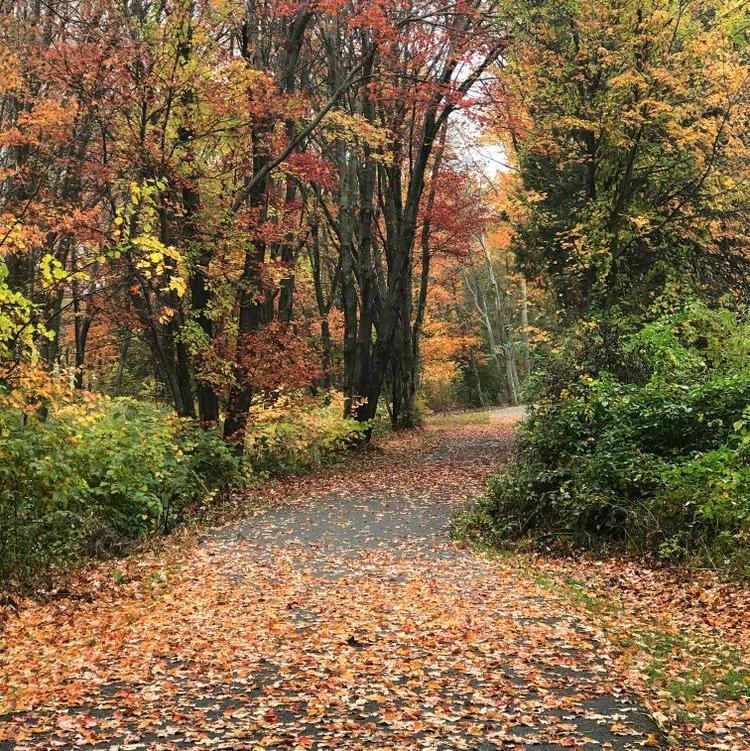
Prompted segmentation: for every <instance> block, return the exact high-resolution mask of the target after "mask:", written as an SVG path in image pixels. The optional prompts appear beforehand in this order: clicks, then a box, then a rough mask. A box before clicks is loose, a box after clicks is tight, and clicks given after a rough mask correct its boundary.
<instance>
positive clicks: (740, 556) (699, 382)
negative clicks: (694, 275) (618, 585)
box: [467, 303, 750, 574]
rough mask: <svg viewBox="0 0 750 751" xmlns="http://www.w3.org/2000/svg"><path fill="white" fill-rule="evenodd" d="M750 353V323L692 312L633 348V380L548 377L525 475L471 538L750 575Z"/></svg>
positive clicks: (513, 478) (483, 514)
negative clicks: (528, 539)
mask: <svg viewBox="0 0 750 751" xmlns="http://www.w3.org/2000/svg"><path fill="white" fill-rule="evenodd" d="M748 343H750V324H749V323H748V322H747V320H745V319H744V318H742V317H740V316H738V315H736V314H734V313H731V312H729V311H727V310H709V309H707V308H706V307H704V306H703V305H700V304H696V303H693V304H690V305H688V306H687V307H686V308H685V309H683V310H681V311H680V312H678V313H673V314H669V315H663V316H662V317H660V318H659V319H658V320H656V321H655V322H653V323H650V324H648V325H646V326H644V327H643V328H642V329H641V330H640V331H638V332H636V333H632V334H628V335H626V336H623V337H622V338H621V339H620V341H619V350H618V351H619V352H620V355H621V357H620V362H621V363H622V364H626V366H627V368H621V371H620V373H617V374H614V373H612V372H608V371H605V370H602V371H599V372H598V373H596V374H595V375H591V374H587V373H585V372H583V373H581V372H579V373H578V374H577V375H576V378H575V380H574V381H572V382H570V383H569V385H568V386H567V387H564V388H558V387H555V388H550V380H549V374H547V376H546V378H547V380H546V382H545V381H544V379H542V380H541V381H539V382H540V383H543V384H545V387H546V388H545V390H544V391H543V392H542V393H541V394H539V395H538V398H537V401H536V404H535V406H533V407H532V409H531V416H530V419H529V420H528V422H527V424H526V425H524V426H523V427H522V428H521V430H520V431H519V444H518V457H517V458H518V460H517V462H516V463H515V464H514V465H512V466H510V467H509V468H508V469H507V470H506V471H505V472H503V473H502V474H500V475H498V476H496V477H495V478H493V479H492V481H491V483H490V487H489V491H488V493H487V496H486V498H485V499H484V500H483V501H482V502H481V503H480V504H479V505H478V507H477V508H476V509H474V510H473V512H472V514H471V518H470V519H469V520H468V524H467V528H468V529H469V530H470V531H471V532H472V533H474V534H480V535H482V536H484V537H485V538H490V539H492V540H495V541H497V540H500V539H509V538H511V539H512V538H519V537H522V536H525V535H528V534H533V535H535V536H543V537H545V538H546V539H554V540H558V541H567V542H569V543H575V544H582V545H586V546H597V547H602V546H603V547H605V548H617V549H626V550H638V551H649V552H653V553H655V554H658V555H660V556H661V557H664V558H671V559H673V558H680V557H682V558H695V559H699V560H701V561H702V562H710V563H713V564H716V565H721V566H729V567H734V568H736V569H738V570H741V571H743V572H745V573H748V574H750V567H748V562H749V561H750V555H748V553H747V550H748V546H747V542H748V535H750V461H748V460H749V459H750V360H748V357H747V354H748V352H747V350H748ZM568 355H569V353H568V354H567V355H566V356H568ZM570 359H571V360H575V358H570ZM624 371H625V372H626V373H629V374H630V375H631V377H632V380H631V381H630V382H628V381H627V380H626V377H625V375H624V374H623V372H624Z"/></svg>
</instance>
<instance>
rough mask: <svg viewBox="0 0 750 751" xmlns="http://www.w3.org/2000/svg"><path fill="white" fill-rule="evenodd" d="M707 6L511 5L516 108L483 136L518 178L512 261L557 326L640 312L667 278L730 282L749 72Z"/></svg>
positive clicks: (662, 1)
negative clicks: (504, 152)
mask: <svg viewBox="0 0 750 751" xmlns="http://www.w3.org/2000/svg"><path fill="white" fill-rule="evenodd" d="M720 6H721V4H711V3H710V2H701V3H688V2H682V1H680V2H671V0H649V1H648V2H636V3H631V2H613V3H604V4H603V3H598V2H589V1H588V0H576V2H566V3H557V2H555V3H525V2H521V3H517V4H516V5H515V6H514V7H515V13H516V14H517V19H518V28H517V33H516V40H515V44H514V46H513V51H512V53H511V57H510V61H509V65H508V69H507V70H508V76H507V78H506V79H505V80H504V82H503V86H504V94H505V95H508V94H510V96H511V98H512V99H513V101H514V102H516V103H517V104H518V108H517V110H515V114H514V117H513V119H512V120H508V119H507V112H508V110H507V108H506V107H505V106H504V105H503V106H501V110H500V115H499V117H498V121H497V127H498V129H499V130H500V131H502V132H503V134H504V137H505V142H506V144H507V148H508V149H509V151H511V152H513V153H517V155H518V168H519V170H520V174H521V176H522V180H523V190H522V192H521V193H519V196H520V199H521V201H522V202H523V204H524V206H525V212H526V213H525V217H524V219H523V220H522V221H521V222H520V224H519V227H518V231H519V254H520V258H521V261H522V263H523V266H524V268H525V270H526V273H527V275H528V276H529V277H533V276H537V275H543V276H544V278H546V279H547V280H548V282H549V285H550V287H551V289H552V291H553V293H554V295H555V296H556V298H557V301H558V303H559V305H560V308H561V310H563V311H564V313H565V316H566V317H567V318H568V319H569V320H570V319H574V318H576V317H578V316H585V315H587V314H589V313H591V312H592V311H597V310H599V311H602V310H606V309H608V308H611V307H612V306H613V305H616V304H617V305H621V306H622V307H623V308H624V309H626V310H630V311H642V310H643V309H644V307H645V306H648V305H649V304H650V302H651V301H653V300H654V299H655V297H656V296H658V295H659V294H660V292H661V291H662V290H664V289H665V286H667V285H669V284H670V283H677V284H680V285H687V286H689V287H692V288H707V287H711V288H713V290H714V291H715V292H716V293H717V294H720V293H722V292H723V291H725V290H726V289H727V286H729V287H732V286H734V285H740V286H742V287H743V288H744V286H745V285H744V279H745V278H746V273H747V270H746V259H745V253H746V251H745V248H746V240H745V237H746V236H745V231H744V229H743V228H744V227H746V226H747V212H748V206H749V204H748V199H749V197H750V196H749V195H748V181H747V178H748V168H749V167H750V161H749V157H750V152H748V141H747V132H748V117H749V116H750V108H749V106H748V105H749V103H748V90H750V89H749V88H748V80H749V79H748V75H749V73H748V68H747V65H746V64H745V63H744V62H743V60H742V56H741V51H740V50H738V49H737V46H736V44H735V42H734V41H733V39H732V36H731V35H730V34H728V33H727V27H728V24H729V21H730V18H731V14H727V13H726V12H724V9H723V7H720ZM502 101H504V99H503V100H502Z"/></svg>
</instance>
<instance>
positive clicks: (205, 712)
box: [0, 425, 660, 751]
mask: <svg viewBox="0 0 750 751" xmlns="http://www.w3.org/2000/svg"><path fill="white" fill-rule="evenodd" d="M510 438H511V437H510V433H509V432H508V429H507V427H505V426H502V425H495V426H492V425H490V426H485V427H476V426H473V427H472V426H469V427H462V428H451V429H448V430H446V431H442V430H440V431H435V430H428V431H424V432H415V433H411V434H407V435H399V436H396V437H394V438H393V439H391V440H389V441H388V442H387V443H386V444H385V445H384V446H382V447H381V448H380V449H379V450H378V451H372V452H370V453H368V454H366V455H364V456H358V457H357V461H356V462H355V463H353V464H352V465H351V466H350V467H349V468H345V469H339V470H336V471H335V472H329V473H320V474H319V475H317V476H315V477H308V478H304V479H301V478H300V479H296V480H295V479H287V480H285V481H283V482H281V481H279V482H277V483H271V484H270V485H269V486H267V487H266V488H265V494H266V497H267V499H268V500H276V501H279V500H281V498H282V497H284V496H286V495H289V494H293V493H296V494H297V495H298V498H297V500H296V501H295V502H293V503H291V504H281V503H276V504H274V505H273V507H271V508H270V509H269V510H268V511H267V512H265V513H264V514H261V515H259V516H257V517H255V518H251V519H250V520H248V521H246V522H245V523H244V524H241V525H238V524H234V525H227V526H225V527H223V528H220V529H216V530H213V531H209V532H207V533H206V537H205V540H204V541H203V542H201V543H199V544H194V545H191V546H190V547H188V548H186V549H185V550H183V551H182V552H181V553H180V554H179V555H174V553H175V551H174V550H171V554H170V549H167V550H165V551H164V552H163V553H161V554H158V555H147V556H145V557H144V558H141V559H132V560H130V561H126V562H120V563H119V564H118V566H119V569H118V570H119V571H120V572H121V575H120V576H118V577H116V581H115V578H114V577H113V576H112V575H111V574H112V570H111V569H107V568H106V567H103V568H102V569H101V570H100V574H99V576H100V577H103V578H101V579H100V586H99V587H98V588H95V589H96V591H97V592H98V593H99V594H98V596H97V597H89V598H78V599H69V598H68V599H66V598H62V599H58V600H55V601H52V602H47V603H46V604H44V603H40V604H37V605H31V606H29V607H27V608H26V609H25V610H23V611H22V612H21V613H20V615H19V616H18V617H16V618H13V619H12V620H11V621H10V623H9V625H8V628H7V631H6V633H5V634H4V646H5V649H4V652H3V653H2V655H0V668H1V671H2V681H1V684H2V702H3V708H2V710H0V711H2V712H9V713H11V714H10V715H6V716H5V717H4V718H3V734H4V736H5V737H9V738H12V739H13V741H14V742H15V743H16V749H17V750H18V751H22V749H50V748H73V747H79V746H85V745H86V744H92V743H95V742H103V743H104V744H106V745H105V747H107V746H108V747H110V748H118V749H120V750H121V749H123V748H132V749H140V748H148V749H154V751H175V750H176V749H183V748H207V749H211V748H214V749H224V750H227V749H235V750H237V749H244V750H250V751H259V749H269V748H279V749H290V748H291V749H308V748H310V749H332V748H335V749H339V750H341V751H344V750H345V749H362V748H378V749H384V750H385V749H425V750H428V751H429V750H432V751H442V750H443V749H446V748H450V749H478V748H482V749H484V748H487V749H489V748H495V749H504V750H508V749H513V748H517V749H524V748H533V747H534V745H536V744H551V745H552V746H553V747H558V748H573V749H583V748H585V749H586V751H589V749H596V748H602V749H621V750H622V749H627V748H631V749H634V748H640V747H649V746H653V745H654V743H656V744H657V745H658V743H659V742H660V735H659V733H658V732H657V729H656V727H655V725H654V724H653V723H652V722H650V721H649V720H648V718H646V717H645V715H643V714H642V713H641V712H640V711H639V710H638V709H637V707H636V706H634V704H633V703H632V702H631V701H630V700H629V698H628V691H627V690H626V688H625V687H626V686H627V685H632V683H633V682H632V681H630V680H629V678H628V675H627V673H626V670H625V668H624V667H623V663H621V662H620V660H621V652H620V651H619V650H618V649H616V648H615V647H614V646H613V645H612V644H611V643H610V642H608V641H606V640H605V637H604V634H603V632H602V631H601V630H600V629H599V628H597V627H596V626H594V625H592V624H591V623H590V622H589V620H588V619H587V618H586V617H584V616H582V615H581V614H576V613H574V612H573V611H574V608H573V607H572V606H571V603H570V601H569V600H567V599H566V597H565V596H564V594H561V593H558V592H550V591H549V590H547V589H546V588H545V587H544V586H543V585H542V584H541V583H538V582H537V581H536V580H535V579H536V577H537V574H538V572H539V569H538V568H537V567H532V566H530V565H529V564H528V562H526V561H525V560H523V559H518V560H516V559H502V560H489V559H487V558H484V557H481V556H473V555H470V554H468V553H466V552H462V551H458V550H456V549H455V548H454V547H453V546H452V544H451V543H450V542H449V541H448V540H447V539H446V538H445V537H444V536H443V535H442V534H441V532H440V530H441V529H443V528H444V526H445V523H446V522H447V520H448V518H449V516H450V514H451V513H452V510H453V509H454V508H455V503H456V501H457V500H460V499H461V498H462V497H464V496H465V495H466V494H467V493H470V492H474V489H475V488H476V485H477V482H478V481H477V478H476V476H475V475H477V474H479V475H480V476H481V475H482V474H483V473H485V472H489V471H490V470H491V468H492V464H493V462H496V461H498V460H499V459H500V458H501V457H502V456H503V452H504V451H505V450H507V447H508V445H509V442H510ZM106 571H109V577H108V578H107V577H106V576H105V575H104V572H106ZM93 589H94V588H90V590H89V591H91V590H93Z"/></svg>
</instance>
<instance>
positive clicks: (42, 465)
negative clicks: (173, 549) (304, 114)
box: [0, 398, 241, 587]
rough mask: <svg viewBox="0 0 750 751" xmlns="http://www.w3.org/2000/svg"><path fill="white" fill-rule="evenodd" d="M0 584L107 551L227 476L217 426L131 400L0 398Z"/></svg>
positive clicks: (227, 460) (229, 458)
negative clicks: (49, 402) (44, 405)
mask: <svg viewBox="0 0 750 751" xmlns="http://www.w3.org/2000/svg"><path fill="white" fill-rule="evenodd" d="M0 434H1V435H2V443H0V520H1V521H0V585H2V586H4V587H12V586H18V585H19V584H20V583H22V582H28V581H32V580H33V579H34V578H35V576H36V575H38V574H40V573H42V572H44V571H45V570H46V569H48V568H49V567H59V566H65V565H74V564H76V563H78V562H80V561H81V560H82V559H84V558H86V557H91V556H99V555H104V554H112V553H114V552H117V551H118V550H119V549H121V548H122V547H123V545H124V544H126V543H128V542H132V541H134V540H138V539H141V538H143V537H145V536H146V535H148V534H151V533H153V532H156V531H158V530H164V529H167V528H169V527H171V526H172V525H173V524H174V522H175V521H176V520H177V518H178V517H179V515H180V513H181V512H182V510H183V509H184V507H185V505H186V504H187V503H189V502H191V501H193V500H195V499H196V498H198V497H200V496H203V495H205V494H207V493H210V492H212V491H216V490H218V489H220V488H222V487H225V486H228V485H230V484H233V483H236V482H237V481H238V480H239V478H240V471H241V467H240V462H239V460H238V459H237V458H235V457H234V455H233V453H232V451H231V449H230V448H229V447H227V446H226V444H224V443H223V442H222V441H221V439H220V437H219V436H218V435H217V434H214V433H211V432H208V431H202V430H200V429H198V428H195V427H193V426H191V425H190V424H189V423H187V422H185V421H182V420H179V419H177V418H176V417H174V416H173V415H172V414H171V413H168V412H167V411H165V410H162V409H159V408H158V407H155V406H153V405H150V404H147V403H143V402H138V401H135V400H132V399H106V398H97V399H93V398H88V399H85V400H80V401H78V400H73V399H68V400H66V401H63V402H61V403H59V404H58V406H57V407H56V408H53V409H50V410H49V411H48V410H46V409H41V410H40V409H39V408H38V404H36V403H33V402H32V403H31V404H24V403H23V402H18V401H14V400H11V399H10V398H3V399H2V400H0Z"/></svg>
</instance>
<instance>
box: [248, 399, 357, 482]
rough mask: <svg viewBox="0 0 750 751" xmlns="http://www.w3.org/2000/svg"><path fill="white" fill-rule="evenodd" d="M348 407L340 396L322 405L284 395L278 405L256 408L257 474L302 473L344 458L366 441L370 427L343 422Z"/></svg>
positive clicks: (251, 444)
mask: <svg viewBox="0 0 750 751" xmlns="http://www.w3.org/2000/svg"><path fill="white" fill-rule="evenodd" d="M343 409H344V402H343V396H342V395H341V394H340V393H338V392H331V393H330V394H328V395H326V397H325V399H324V400H322V401H312V402H311V401H307V402H304V403H302V404H300V403H299V402H298V401H297V400H296V399H294V398H292V397H286V396H282V397H280V398H278V399H277V400H276V401H274V402H273V404H265V405H264V404H258V405H255V406H254V407H253V409H252V415H251V417H252V419H251V423H250V428H249V430H248V436H247V440H246V445H245V449H246V457H247V461H248V462H249V464H250V466H251V467H252V471H253V473H256V474H257V473H260V474H287V473H291V472H301V471H304V470H309V469H315V468H318V467H321V466H322V465H324V464H326V463H328V462H330V461H331V460H333V459H335V458H336V457H338V456H341V455H342V454H343V453H344V452H345V451H347V450H348V449H349V448H351V447H352V445H354V444H356V443H358V442H360V441H361V440H362V439H363V437H364V434H365V431H366V430H367V427H368V426H367V425H366V424H363V423H359V422H357V421H356V420H353V419H342V417H341V415H342V413H343Z"/></svg>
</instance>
